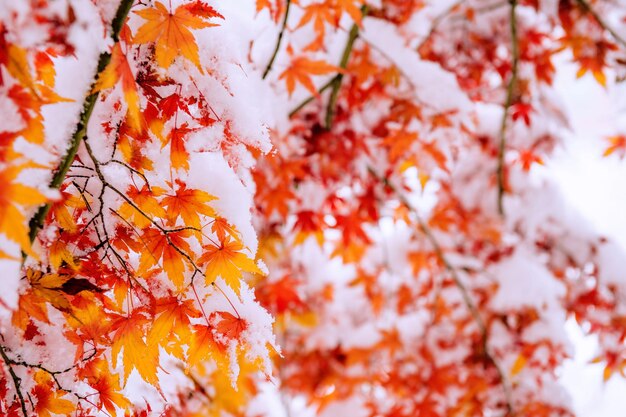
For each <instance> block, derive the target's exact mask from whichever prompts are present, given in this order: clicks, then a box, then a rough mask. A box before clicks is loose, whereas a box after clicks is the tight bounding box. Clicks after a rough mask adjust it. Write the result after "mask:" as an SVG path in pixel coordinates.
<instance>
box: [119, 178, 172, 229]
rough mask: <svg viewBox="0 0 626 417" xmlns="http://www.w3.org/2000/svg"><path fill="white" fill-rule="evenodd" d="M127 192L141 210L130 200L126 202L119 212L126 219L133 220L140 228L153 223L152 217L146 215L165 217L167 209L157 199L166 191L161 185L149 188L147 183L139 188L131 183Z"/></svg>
mask: <svg viewBox="0 0 626 417" xmlns="http://www.w3.org/2000/svg"><path fill="white" fill-rule="evenodd" d="M126 193H127V195H128V197H129V198H130V199H131V200H132V201H133V203H135V205H136V206H137V207H138V208H139V209H140V210H141V211H138V210H137V209H136V208H135V207H133V206H132V205H131V204H129V203H128V202H124V203H123V204H122V205H121V206H120V209H119V214H120V215H121V216H122V217H123V218H124V219H126V220H128V221H129V222H132V223H133V224H135V225H137V227H139V228H144V227H147V226H149V225H150V224H151V223H152V222H151V221H150V218H148V217H146V215H148V216H152V217H153V218H156V217H158V218H164V217H165V210H164V209H163V207H161V204H159V202H158V201H157V199H156V197H159V196H161V195H162V194H164V193H165V190H164V189H162V188H159V187H151V188H149V187H148V186H147V185H144V186H143V187H142V188H141V189H138V188H137V187H135V186H134V185H131V186H130V187H128V191H127V192H126Z"/></svg>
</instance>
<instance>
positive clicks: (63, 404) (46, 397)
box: [32, 370, 76, 417]
mask: <svg viewBox="0 0 626 417" xmlns="http://www.w3.org/2000/svg"><path fill="white" fill-rule="evenodd" d="M34 380H35V382H36V383H37V385H36V386H35V388H33V391H32V392H33V396H34V397H35V398H36V400H37V402H36V405H35V413H36V414H37V415H38V416H41V417H51V415H52V414H60V415H70V413H72V412H73V411H74V409H75V408H76V407H75V405H74V403H73V402H71V401H70V400H66V399H64V398H61V397H63V396H64V395H65V394H66V392H65V391H61V390H57V389H56V386H55V385H54V382H53V380H52V377H51V376H50V375H49V374H48V373H47V372H44V371H40V370H38V371H37V372H35V376H34Z"/></svg>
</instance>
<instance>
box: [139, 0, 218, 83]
mask: <svg viewBox="0 0 626 417" xmlns="http://www.w3.org/2000/svg"><path fill="white" fill-rule="evenodd" d="M135 13H137V14H138V15H139V16H141V17H142V18H144V19H145V20H147V22H146V23H144V24H143V26H141V27H140V28H139V30H138V31H137V34H135V36H134V38H133V42H134V43H146V42H155V43H156V48H155V58H156V61H157V63H158V64H159V65H160V66H161V67H163V68H165V69H167V68H169V67H170V65H172V63H173V62H174V59H175V58H176V57H177V56H178V55H182V56H184V57H185V58H187V59H188V60H190V61H191V62H193V63H194V64H195V65H196V67H197V68H198V70H199V71H200V72H203V71H202V68H201V67H200V57H199V55H198V44H197V43H196V40H195V38H194V36H193V33H191V30H190V29H203V28H208V27H211V26H217V25H216V24H214V23H209V22H206V21H205V20H204V19H207V18H214V17H216V18H223V17H222V16H221V15H220V14H219V13H217V12H216V11H215V10H214V9H213V8H211V7H209V6H207V5H205V4H203V3H202V2H199V1H196V2H194V3H191V4H187V5H184V6H179V7H177V8H176V10H175V11H174V13H172V12H171V11H169V10H168V9H167V8H166V7H165V5H164V4H163V3H161V2H159V1H157V2H156V3H155V7H154V8H146V9H143V10H140V11H137V12H135Z"/></svg>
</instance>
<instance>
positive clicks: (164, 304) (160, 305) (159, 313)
mask: <svg viewBox="0 0 626 417" xmlns="http://www.w3.org/2000/svg"><path fill="white" fill-rule="evenodd" d="M155 310H156V311H155V317H156V318H155V320H154V323H153V324H152V326H151V327H150V333H149V334H148V344H156V345H161V346H163V347H164V348H165V349H166V350H167V351H168V353H173V352H174V350H173V349H169V347H170V345H171V344H172V342H174V345H178V346H177V347H180V345H181V344H182V343H185V344H186V343H188V341H189V340H190V338H191V319H192V318H194V319H195V318H199V317H200V312H198V310H196V308H195V307H194V302H193V300H184V301H181V300H179V299H178V298H176V297H166V298H162V299H159V300H157V303H156V309H155ZM173 335H176V338H174V337H173ZM176 353H178V354H175V356H178V357H181V356H182V351H181V350H177V351H176Z"/></svg>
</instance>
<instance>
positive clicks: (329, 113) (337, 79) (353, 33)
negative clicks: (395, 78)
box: [289, 6, 368, 129]
mask: <svg viewBox="0 0 626 417" xmlns="http://www.w3.org/2000/svg"><path fill="white" fill-rule="evenodd" d="M367 12H368V8H367V6H363V7H362V8H361V13H362V14H363V17H365V15H367ZM358 36H359V27H358V25H357V24H356V23H355V24H354V25H352V27H351V28H350V33H349V35H348V42H347V43H346V46H345V48H344V50H343V53H342V54H341V61H340V62H339V67H340V68H346V67H347V66H348V59H350V54H351V53H352V47H353V45H354V41H355V40H356V38H358ZM342 80H343V74H342V73H339V74H337V75H335V76H334V77H333V78H331V79H330V80H328V81H327V82H326V83H325V84H324V85H322V86H321V87H320V88H319V90H317V91H318V93H319V94H321V93H323V92H324V91H326V90H328V89H329V88H331V87H332V89H333V91H332V92H331V95H330V101H329V102H328V106H327V109H326V128H327V129H329V128H330V126H331V125H332V119H333V114H334V107H335V104H336V103H337V95H338V93H339V87H340V86H341V81H342ZM314 99H315V96H310V97H309V98H307V99H305V100H304V101H302V103H300V104H298V105H297V106H296V107H294V108H293V110H291V111H290V112H289V118H290V119H291V118H292V117H293V116H295V115H296V113H298V112H299V111H300V110H302V109H303V108H304V107H305V106H306V105H307V104H309V103H310V102H312V101H313V100H314Z"/></svg>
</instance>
